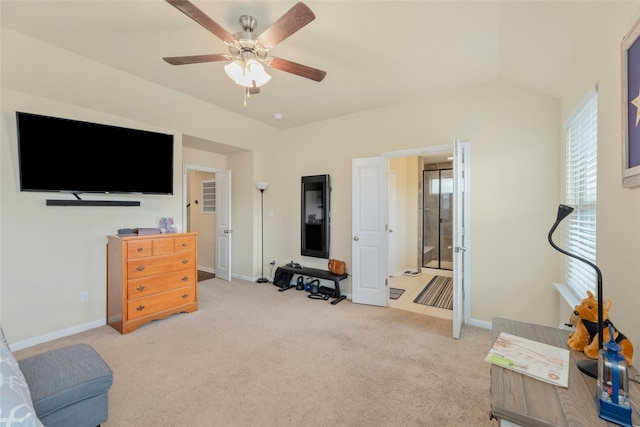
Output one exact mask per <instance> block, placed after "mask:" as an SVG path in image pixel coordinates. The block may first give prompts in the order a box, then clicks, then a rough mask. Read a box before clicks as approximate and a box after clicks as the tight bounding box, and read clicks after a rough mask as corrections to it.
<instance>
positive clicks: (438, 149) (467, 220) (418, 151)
mask: <svg viewBox="0 0 640 427" xmlns="http://www.w3.org/2000/svg"><path fill="white" fill-rule="evenodd" d="M462 144H465V146H466V147H467V150H468V144H469V142H468V141H463V142H462ZM454 149H455V144H446V145H437V146H433V147H421V148H409V149H406V150H399V151H389V152H384V153H382V157H383V158H386V159H390V158H394V157H423V156H425V155H428V154H437V153H442V152H451V153H453V152H454ZM467 159H469V158H467ZM465 168H466V169H467V171H466V172H467V173H466V176H465V180H464V181H465V183H464V184H465V189H466V190H467V191H465V198H466V199H465V200H466V203H465V205H466V206H467V209H465V211H464V213H463V215H464V218H462V223H463V224H465V225H466V229H465V234H466V236H467V244H469V236H470V233H471V227H470V224H471V211H470V209H468V207H469V191H468V190H469V189H470V187H471V176H470V175H471V174H470V173H469V168H470V166H469V165H468V164H467V165H465ZM454 175H455V170H454ZM454 203H455V201H454ZM455 226H456V225H455V224H454V227H455ZM463 256H464V257H465V260H464V265H465V271H464V272H463V274H464V281H463V286H462V293H463V298H464V299H463V307H462V313H460V314H461V315H462V316H461V317H462V319H463V322H465V323H468V319H469V318H470V313H471V302H470V299H469V296H470V295H471V293H470V289H471V273H470V268H471V267H470V266H471V252H470V251H469V250H467V251H465V252H464V253H463ZM418 267H419V268H422V263H421V262H420V263H419V264H418ZM454 279H455V278H454ZM454 308H455V307H454ZM454 327H455V325H454ZM456 338H457V337H456Z"/></svg>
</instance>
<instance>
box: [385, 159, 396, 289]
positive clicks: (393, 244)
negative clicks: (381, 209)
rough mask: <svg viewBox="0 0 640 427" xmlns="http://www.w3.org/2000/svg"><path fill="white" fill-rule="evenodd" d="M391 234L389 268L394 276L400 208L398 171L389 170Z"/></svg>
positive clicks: (389, 238)
mask: <svg viewBox="0 0 640 427" xmlns="http://www.w3.org/2000/svg"><path fill="white" fill-rule="evenodd" d="M388 205H389V236H388V242H389V244H388V245H387V248H388V249H387V250H388V252H389V267H388V269H387V271H388V274H389V276H394V275H395V274H396V273H397V272H398V266H397V255H398V254H397V251H398V237H397V236H398V234H397V230H396V227H397V216H398V215H397V210H398V173H397V171H389V203H388Z"/></svg>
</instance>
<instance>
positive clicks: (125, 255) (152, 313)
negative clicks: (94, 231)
mask: <svg viewBox="0 0 640 427" xmlns="http://www.w3.org/2000/svg"><path fill="white" fill-rule="evenodd" d="M107 238H108V245H107V323H108V324H109V325H110V326H112V327H113V328H114V329H116V330H117V331H119V332H120V333H122V334H127V333H129V332H132V331H134V330H136V329H137V328H139V327H140V326H141V325H143V324H145V323H147V322H150V321H152V320H157V319H163V318H165V317H168V316H170V315H172V314H175V313H183V312H193V311H197V310H198V292H197V290H198V288H197V276H198V271H197V268H198V254H197V250H196V249H197V243H198V234H197V233H172V234H157V235H148V236H126V237H125V236H107Z"/></svg>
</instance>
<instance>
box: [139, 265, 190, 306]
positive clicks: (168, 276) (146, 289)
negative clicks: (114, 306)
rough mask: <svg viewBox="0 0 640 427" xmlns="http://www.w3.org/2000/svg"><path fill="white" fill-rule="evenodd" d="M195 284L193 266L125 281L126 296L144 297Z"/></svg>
mask: <svg viewBox="0 0 640 427" xmlns="http://www.w3.org/2000/svg"><path fill="white" fill-rule="evenodd" d="M195 284H196V277H195V273H194V270H193V268H191V267H190V268H187V269H185V270H180V271H175V272H171V273H165V274H159V275H156V276H149V277H143V278H140V279H133V280H129V281H128V283H127V298H129V299H132V298H140V297H146V296H149V295H152V294H154V293H158V292H164V291H169V290H171V289H177V288H182V287H184V286H187V285H190V286H193V285H195Z"/></svg>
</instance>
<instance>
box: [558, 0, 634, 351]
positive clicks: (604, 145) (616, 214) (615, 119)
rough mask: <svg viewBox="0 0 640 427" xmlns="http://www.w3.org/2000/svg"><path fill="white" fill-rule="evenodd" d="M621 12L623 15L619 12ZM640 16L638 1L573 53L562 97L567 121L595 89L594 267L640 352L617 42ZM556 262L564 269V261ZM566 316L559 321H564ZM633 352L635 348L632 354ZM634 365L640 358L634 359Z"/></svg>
mask: <svg viewBox="0 0 640 427" xmlns="http://www.w3.org/2000/svg"><path fill="white" fill-rule="evenodd" d="M622 12H624V13H622ZM639 16H640V6H639V5H638V2H629V3H628V10H625V11H621V12H620V14H619V15H617V16H612V17H611V19H610V20H608V21H606V22H604V23H603V24H602V26H601V27H600V28H597V29H594V31H593V33H592V39H590V40H585V43H584V45H583V50H582V51H580V52H578V54H577V55H576V68H577V69H579V70H580V71H581V72H580V73H577V74H576V77H575V79H574V80H573V82H572V85H571V87H569V88H568V90H567V95H566V96H564V97H563V98H562V114H561V115H562V119H563V120H565V119H566V118H567V117H568V116H569V114H571V112H572V111H573V109H574V108H575V107H576V104H578V103H579V102H580V100H581V99H582V98H583V97H584V95H585V94H586V92H587V90H588V89H589V88H591V87H593V86H594V85H596V84H597V85H598V214H597V215H598V223H597V234H598V235H597V245H598V246H597V254H596V258H597V259H596V263H597V264H598V267H600V269H601V270H602V277H603V293H604V296H605V297H609V298H611V299H612V301H613V307H612V309H611V320H612V321H613V322H614V324H615V325H616V327H618V328H619V329H620V330H621V331H622V332H623V333H624V334H625V335H627V336H628V337H629V338H630V339H631V341H632V342H633V343H635V346H636V349H637V348H640V328H638V325H640V310H638V308H639V307H640V263H639V262H638V260H639V259H640V187H636V188H622V129H621V123H622V118H621V117H622V106H621V99H622V97H621V93H622V89H621V87H622V86H621V85H622V83H621V51H620V42H621V40H622V39H623V37H624V36H625V34H626V33H627V31H629V29H630V28H631V26H632V25H633V23H634V22H635V21H636V19H638V17H639ZM559 263H560V264H561V265H564V259H563V258H560V259H559ZM568 315H569V312H567V317H566V318H564V319H561V320H563V321H567V320H568ZM636 352H637V350H636ZM634 359H635V361H636V362H637V361H638V360H639V359H638V356H637V355H636V357H635V358H634Z"/></svg>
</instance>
